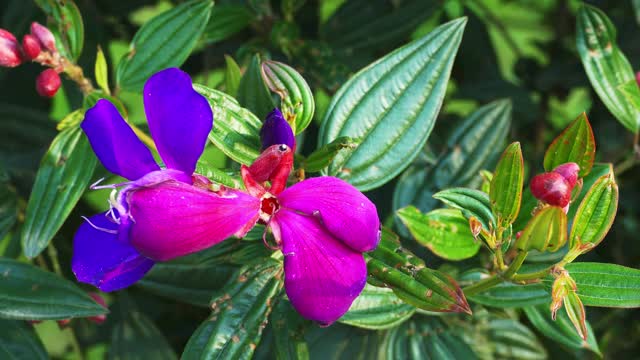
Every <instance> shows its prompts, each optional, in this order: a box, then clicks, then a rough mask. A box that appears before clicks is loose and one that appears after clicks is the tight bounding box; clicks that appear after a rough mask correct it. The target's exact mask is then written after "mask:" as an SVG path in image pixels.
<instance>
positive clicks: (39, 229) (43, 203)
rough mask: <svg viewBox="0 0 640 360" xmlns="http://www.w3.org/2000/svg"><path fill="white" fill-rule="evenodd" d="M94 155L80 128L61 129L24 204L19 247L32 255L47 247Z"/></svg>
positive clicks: (91, 167)
mask: <svg viewBox="0 0 640 360" xmlns="http://www.w3.org/2000/svg"><path fill="white" fill-rule="evenodd" d="M96 163H97V158H96V156H95V155H94V153H93V150H91V146H90V145H89V141H88V140H87V138H86V137H85V136H84V134H83V133H82V130H80V128H70V129H67V130H64V131H63V132H61V133H60V134H58V136H57V137H56V138H55V139H54V140H53V142H52V143H51V147H49V150H48V151H47V153H46V154H45V156H44V158H43V159H42V162H41V163H40V169H39V170H38V174H37V175H36V181H35V184H34V185H33V190H32V191H31V196H30V197H29V203H28V204H27V210H26V216H25V223H24V227H23V229H22V239H21V242H22V249H23V251H24V254H25V255H26V256H27V257H30V258H33V257H35V256H37V255H38V254H40V252H42V250H44V248H46V247H47V245H48V244H49V241H51V239H52V238H53V236H54V235H55V234H56V232H58V230H59V229H60V227H61V226H62V224H63V223H64V221H65V220H66V218H67V216H69V214H70V213H71V210H72V209H73V207H74V206H75V205H76V203H77V202H78V200H79V199H80V196H82V194H83V193H84V192H85V190H87V188H88V187H89V183H90V181H91V177H92V175H93V170H94V168H95V166H96Z"/></svg>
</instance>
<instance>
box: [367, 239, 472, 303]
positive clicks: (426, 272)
mask: <svg viewBox="0 0 640 360" xmlns="http://www.w3.org/2000/svg"><path fill="white" fill-rule="evenodd" d="M365 256H366V260H367V271H368V274H369V283H370V284H372V285H374V286H385V287H388V288H391V289H392V290H393V292H394V293H395V294H396V295H397V296H398V297H399V298H400V299H402V300H404V301H405V302H406V303H408V304H411V305H413V306H416V307H418V308H420V309H423V310H428V311H437V312H466V313H469V312H470V311H471V310H470V309H469V304H467V300H466V299H465V297H464V293H463V292H462V289H460V286H459V285H458V283H456V281H455V280H454V279H453V278H452V277H451V276H449V275H448V274H445V273H443V272H440V271H437V270H432V269H429V268H427V267H426V266H425V264H424V262H423V261H422V260H421V259H420V258H418V257H417V256H415V255H414V254H412V253H411V252H410V251H408V250H407V249H405V248H403V247H402V246H401V245H400V242H399V239H398V237H397V235H395V234H394V233H392V232H391V231H389V230H388V229H387V228H383V230H382V237H381V240H380V244H379V245H378V247H377V248H376V250H374V251H372V252H370V253H367V254H365Z"/></svg>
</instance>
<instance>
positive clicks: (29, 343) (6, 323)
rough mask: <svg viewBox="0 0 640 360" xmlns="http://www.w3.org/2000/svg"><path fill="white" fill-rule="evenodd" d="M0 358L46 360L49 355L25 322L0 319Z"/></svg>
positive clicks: (9, 359) (8, 359)
mask: <svg viewBox="0 0 640 360" xmlns="http://www.w3.org/2000/svg"><path fill="white" fill-rule="evenodd" d="M0 358H2V359H7V360H20V359H29V360H38V359H42V360H46V359H49V356H48V355H47V351H46V350H45V348H44V346H42V343H41V342H40V339H38V336H37V335H36V333H35V332H34V331H33V329H32V328H31V327H30V326H29V325H28V324H27V323H25V322H24V321H16V320H4V319H0Z"/></svg>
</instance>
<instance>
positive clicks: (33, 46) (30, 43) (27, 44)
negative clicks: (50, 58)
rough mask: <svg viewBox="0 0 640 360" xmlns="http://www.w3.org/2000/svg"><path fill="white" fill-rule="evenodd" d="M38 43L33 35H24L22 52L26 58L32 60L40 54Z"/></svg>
mask: <svg viewBox="0 0 640 360" xmlns="http://www.w3.org/2000/svg"><path fill="white" fill-rule="evenodd" d="M40 51H41V49H40V43H39V42H38V39H36V37H35V36H33V35H28V34H27V35H25V36H24V37H23V38H22V52H23V53H24V56H25V59H26V60H33V59H35V58H37V57H38V55H40Z"/></svg>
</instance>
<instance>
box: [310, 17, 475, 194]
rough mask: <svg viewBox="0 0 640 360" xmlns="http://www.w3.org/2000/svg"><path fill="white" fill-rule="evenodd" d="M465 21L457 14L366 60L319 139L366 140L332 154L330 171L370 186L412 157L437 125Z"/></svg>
mask: <svg viewBox="0 0 640 360" xmlns="http://www.w3.org/2000/svg"><path fill="white" fill-rule="evenodd" d="M465 23H466V19H458V20H454V21H451V22H449V23H446V24H444V25H441V26H439V27H438V28H436V29H435V30H433V31H432V32H431V33H430V34H429V35H427V36H425V37H424V38H422V39H420V40H417V41H414V42H412V43H410V44H408V45H405V46H403V47H401V48H399V49H397V50H395V51H393V52H392V53H390V54H388V55H386V56H385V57H383V58H381V59H380V60H378V61H376V62H374V63H373V64H371V65H369V66H367V67H366V68H364V69H363V70H361V71H360V72H358V73H357V74H356V75H354V76H353V77H352V78H351V79H350V80H349V81H348V82H347V83H345V84H344V85H343V86H342V87H341V88H340V90H339V91H338V92H337V93H336V95H335V96H334V98H333V101H332V103H331V105H330V106H329V109H328V110H327V114H326V116H325V119H324V121H323V123H322V127H321V128H320V135H319V140H318V142H319V144H320V145H325V144H328V143H330V142H332V141H333V140H335V139H337V138H338V137H340V136H350V137H354V138H362V139H363V140H362V143H361V144H360V146H358V148H357V149H356V150H355V151H354V152H353V153H352V154H351V156H348V157H345V158H344V159H340V160H341V161H335V160H334V162H333V163H332V164H331V166H329V171H328V172H329V174H330V175H337V176H339V177H341V178H343V179H345V180H347V181H348V182H350V183H351V184H353V185H354V186H356V187H357V188H359V189H360V190H370V189H373V188H376V187H379V186H381V185H383V184H385V183H386V182H388V181H389V180H391V179H392V178H394V177H395V176H396V175H398V174H399V173H400V172H401V171H402V170H404V168H406V167H407V166H408V165H409V164H410V163H411V161H412V160H413V159H414V158H415V157H416V156H417V155H418V153H419V152H420V150H421V149H422V148H423V146H424V144H425V142H426V141H427V138H428V137H429V135H430V134H431V130H432V129H433V125H434V123H435V119H436V116H437V115H438V112H439V110H440V106H441V105H442V100H443V98H444V93H445V90H446V87H447V83H448V80H449V74H450V72H451V67H452V65H453V60H454V58H455V56H456V53H457V49H458V45H459V44H460V40H461V39H462V32H463V30H464V25H465ZM398 84H404V85H403V86H398ZM390 89H391V90H390Z"/></svg>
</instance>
